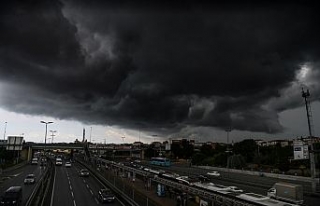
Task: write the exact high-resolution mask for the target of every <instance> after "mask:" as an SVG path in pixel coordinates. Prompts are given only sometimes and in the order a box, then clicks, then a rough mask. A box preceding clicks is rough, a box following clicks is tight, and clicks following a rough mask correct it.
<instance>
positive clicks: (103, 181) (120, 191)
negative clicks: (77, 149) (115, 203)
mask: <svg viewBox="0 0 320 206" xmlns="http://www.w3.org/2000/svg"><path fill="white" fill-rule="evenodd" d="M77 162H78V163H80V164H81V165H82V166H84V167H86V168H87V169H88V170H89V171H90V173H91V174H93V175H94V177H95V178H96V179H97V180H98V181H99V182H100V183H101V184H102V185H103V186H104V187H108V188H110V189H111V190H113V191H114V192H115V193H117V194H120V195H121V197H118V198H120V199H122V200H124V201H125V202H126V203H127V204H125V205H131V206H139V204H138V203H136V202H135V201H134V200H133V199H132V198H130V197H129V196H128V195H127V194H126V193H125V192H124V188H121V189H120V188H118V187H117V186H116V184H112V183H111V182H109V181H108V180H107V179H106V178H105V177H104V176H103V175H101V174H100V173H99V172H97V171H96V170H95V169H92V168H91V167H90V166H88V165H87V164H86V163H84V162H82V161H79V160H77ZM114 183H115V181H114Z"/></svg>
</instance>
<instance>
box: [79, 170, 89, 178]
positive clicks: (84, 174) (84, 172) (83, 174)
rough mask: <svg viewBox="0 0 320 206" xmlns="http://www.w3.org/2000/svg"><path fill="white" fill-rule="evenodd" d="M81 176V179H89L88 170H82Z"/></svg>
mask: <svg viewBox="0 0 320 206" xmlns="http://www.w3.org/2000/svg"><path fill="white" fill-rule="evenodd" d="M79 175H80V177H89V171H88V170H87V169H81V170H80V172H79Z"/></svg>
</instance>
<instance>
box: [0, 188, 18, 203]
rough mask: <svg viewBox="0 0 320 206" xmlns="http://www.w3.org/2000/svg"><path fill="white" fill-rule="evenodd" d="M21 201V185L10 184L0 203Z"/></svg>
mask: <svg viewBox="0 0 320 206" xmlns="http://www.w3.org/2000/svg"><path fill="white" fill-rule="evenodd" d="M21 203H22V187H21V186H11V187H9V188H8V189H7V190H6V191H5V192H4V195H3V196H2V198H1V201H0V205H15V206H18V205H21Z"/></svg>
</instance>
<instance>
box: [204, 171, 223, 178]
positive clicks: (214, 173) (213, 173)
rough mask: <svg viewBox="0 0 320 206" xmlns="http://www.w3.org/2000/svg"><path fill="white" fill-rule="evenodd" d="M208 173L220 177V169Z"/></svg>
mask: <svg viewBox="0 0 320 206" xmlns="http://www.w3.org/2000/svg"><path fill="white" fill-rule="evenodd" d="M207 175H210V176H215V177H219V176H220V173H219V172H218V171H212V172H208V173H207Z"/></svg>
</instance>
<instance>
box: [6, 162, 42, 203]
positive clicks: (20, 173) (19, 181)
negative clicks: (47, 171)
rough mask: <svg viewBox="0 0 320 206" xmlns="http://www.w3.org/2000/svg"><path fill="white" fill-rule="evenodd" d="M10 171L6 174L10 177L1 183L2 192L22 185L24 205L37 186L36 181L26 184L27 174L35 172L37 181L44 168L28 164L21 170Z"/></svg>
mask: <svg viewBox="0 0 320 206" xmlns="http://www.w3.org/2000/svg"><path fill="white" fill-rule="evenodd" d="M10 173H11V174H10ZM10 173H7V174H6V175H7V177H8V178H9V179H7V180H6V181H4V182H3V184H1V186H0V192H1V194H3V193H4V192H5V191H6V190H7V189H8V188H9V187H11V186H22V191H23V193H22V203H23V205H24V204H25V203H26V202H27V200H28V199H29V197H30V195H31V194H32V192H33V190H34V189H35V186H36V183H35V184H32V185H24V179H25V177H26V176H27V174H30V173H33V174H35V176H36V181H37V180H39V179H40V177H41V175H42V173H43V169H40V167H39V166H36V165H26V166H25V167H24V168H19V170H14V171H11V172H10Z"/></svg>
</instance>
